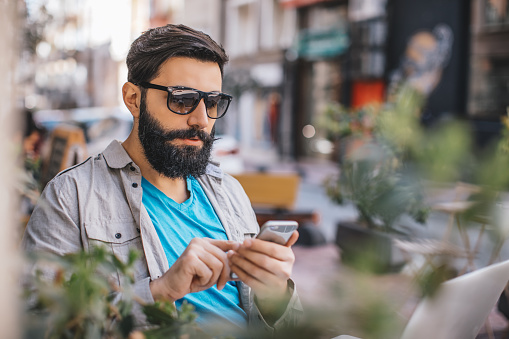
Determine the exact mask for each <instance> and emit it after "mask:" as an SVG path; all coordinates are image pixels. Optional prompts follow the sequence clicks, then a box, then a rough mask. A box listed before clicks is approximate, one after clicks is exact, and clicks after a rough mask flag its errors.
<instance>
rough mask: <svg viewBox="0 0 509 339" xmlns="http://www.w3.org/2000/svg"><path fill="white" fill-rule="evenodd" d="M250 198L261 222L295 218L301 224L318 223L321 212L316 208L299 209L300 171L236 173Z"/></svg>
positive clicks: (259, 222)
mask: <svg viewBox="0 0 509 339" xmlns="http://www.w3.org/2000/svg"><path fill="white" fill-rule="evenodd" d="M234 177H235V178H236V179H237V180H238V181H239V182H240V184H241V185H242V187H244V190H245V191H246V194H247V196H248V197H249V199H250V200H251V204H252V205H253V209H254V211H255V213H256V218H257V221H258V224H260V225H262V224H263V223H264V222H266V221H267V220H295V221H297V222H298V223H299V225H301V224H304V223H313V224H315V225H316V224H317V223H318V220H319V215H318V213H316V212H315V211H313V210H302V209H298V210H296V209H295V208H294V207H295V202H296V200H297V194H298V192H299V184H300V177H299V176H298V175H297V174H294V173H289V174H276V173H266V172H254V173H242V174H235V175H234Z"/></svg>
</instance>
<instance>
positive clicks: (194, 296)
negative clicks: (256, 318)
mask: <svg viewBox="0 0 509 339" xmlns="http://www.w3.org/2000/svg"><path fill="white" fill-rule="evenodd" d="M141 186H142V188H143V204H144V205H145V208H146V209H147V212H148V214H149V215H150V218H151V219H152V223H153V224H154V227H155V229H156V231H157V235H158V236H159V240H160V241H161V244H162V245H163V249H164V252H165V254H166V258H167V259H168V264H169V266H170V267H171V266H172V265H173V264H174V263H175V261H176V260H177V259H178V257H180V255H181V254H182V253H183V252H184V250H185V249H186V247H187V245H188V244H189V242H191V240H192V239H193V238H212V239H222V240H227V237H226V232H225V230H224V228H223V226H222V224H221V221H220V220H219V218H218V217H217V215H216V212H215V211H214V208H213V207H212V205H211V204H210V201H209V199H208V198H207V196H206V195H205V192H204V191H203V189H202V187H201V185H200V183H199V182H198V181H197V180H196V179H194V178H193V177H189V178H188V179H187V189H188V191H189V192H190V197H189V199H187V200H186V201H184V202H183V203H181V204H178V203H176V202H175V201H174V200H173V199H171V198H169V197H168V196H166V194H164V193H163V192H161V191H160V190H159V189H158V188H157V187H155V186H154V185H152V184H151V183H150V182H149V181H148V180H146V179H145V178H142V180H141ZM184 300H187V302H188V303H190V304H192V305H194V307H195V308H196V312H197V313H198V315H199V316H198V318H197V319H196V321H197V322H198V324H204V325H205V324H212V323H213V322H215V321H217V320H220V321H223V322H224V320H227V321H229V322H231V323H232V324H234V325H237V326H239V327H242V328H244V327H246V325H247V316H246V313H245V312H244V310H243V309H242V308H241V307H240V300H239V291H238V289H237V283H236V282H235V281H229V282H228V283H227V284H226V286H225V287H224V288H223V290H221V291H219V290H218V289H217V286H216V285H214V286H212V287H211V288H209V289H207V290H205V291H201V292H196V293H190V294H188V295H186V296H185V297H184V298H182V299H180V300H177V301H176V305H177V307H180V306H181V305H182V302H183V301H184Z"/></svg>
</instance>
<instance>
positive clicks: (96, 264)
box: [24, 247, 209, 339]
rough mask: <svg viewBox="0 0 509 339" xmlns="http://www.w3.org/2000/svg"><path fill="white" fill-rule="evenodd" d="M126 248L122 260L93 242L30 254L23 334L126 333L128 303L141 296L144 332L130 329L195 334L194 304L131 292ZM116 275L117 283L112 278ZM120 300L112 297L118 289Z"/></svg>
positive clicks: (154, 334) (130, 321)
mask: <svg viewBox="0 0 509 339" xmlns="http://www.w3.org/2000/svg"><path fill="white" fill-rule="evenodd" d="M138 258H139V254H138V253H136V252H130V253H129V255H128V258H127V261H126V262H123V261H121V260H119V259H118V258H117V257H116V256H115V255H114V254H112V253H111V252H110V251H107V250H106V249H104V248H100V247H96V248H93V249H91V250H90V251H88V252H85V251H81V252H78V253H74V254H67V255H64V256H57V255H50V254H42V253H38V254H33V255H32V256H31V257H30V262H32V263H33V264H35V265H36V266H35V267H37V271H36V274H35V276H34V279H33V281H32V282H31V283H29V284H28V287H27V289H26V291H25V300H26V301H27V305H28V309H27V312H26V315H25V323H26V324H25V326H24V330H25V337H26V338H83V339H85V338H127V337H128V336H130V335H133V330H134V329H135V327H134V326H135V324H134V318H133V314H132V311H133V305H134V303H135V302H140V304H141V305H142V309H143V312H144V313H145V315H146V316H147V320H148V323H149V324H151V325H153V326H151V327H150V329H148V330H146V332H144V333H142V332H139V331H138V332H134V333H135V334H134V335H135V337H136V336H138V337H140V338H153V339H157V338H182V337H184V336H185V335H189V336H192V337H193V338H194V337H200V338H209V337H207V336H206V335H205V334H204V333H203V332H201V334H200V330H199V329H198V327H197V325H196V323H195V318H196V314H195V313H194V308H193V307H192V306H191V305H187V304H185V305H184V306H183V307H182V309H181V310H178V311H177V310H176V308H175V306H174V305H173V304H172V303H169V302H157V303H155V304H151V305H144V304H143V302H141V301H140V300H139V299H138V297H137V296H136V295H135V294H134V292H133V284H134V278H133V272H134V268H133V265H134V262H135V261H136V260H137V259H138ZM117 275H118V277H119V278H120V279H121V286H122V289H121V290H120V288H119V287H118V286H117V283H116V282H114V280H115V279H117V278H116V277H117ZM120 291H121V292H122V298H121V300H117V299H118V298H117V297H118V292H120Z"/></svg>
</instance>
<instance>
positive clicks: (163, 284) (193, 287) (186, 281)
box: [150, 238, 239, 302]
mask: <svg viewBox="0 0 509 339" xmlns="http://www.w3.org/2000/svg"><path fill="white" fill-rule="evenodd" d="M238 247H239V244H238V243H237V242H234V241H228V240H214V239H208V238H194V239H193V240H191V242H190V243H189V245H188V246H187V248H186V249H185V251H184V253H182V255H181V256H180V257H179V258H178V259H177V261H175V263H174V264H173V265H172V266H171V267H170V269H169V270H168V271H166V273H164V275H163V276H162V277H160V278H159V279H156V280H154V281H152V282H151V283H150V291H151V292H152V296H153V297H154V299H167V300H170V301H172V302H173V301H175V300H178V299H181V298H182V297H184V296H185V295H186V294H188V293H193V292H199V291H203V290H206V289H208V288H209V287H212V286H214V285H215V284H217V288H218V289H219V290H221V289H223V287H224V286H225V285H226V283H227V282H228V281H229V280H231V279H230V268H229V266H228V258H227V255H226V252H227V251H229V250H236V249H238Z"/></svg>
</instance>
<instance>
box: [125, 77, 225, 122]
mask: <svg viewBox="0 0 509 339" xmlns="http://www.w3.org/2000/svg"><path fill="white" fill-rule="evenodd" d="M135 85H137V86H141V87H144V88H153V89H158V90H160V91H165V92H167V93H168V99H167V101H166V105H167V106H168V109H169V110H170V111H172V112H173V113H176V114H180V115H186V114H189V113H191V112H192V111H194V110H195V109H196V107H198V104H199V103H200V101H201V99H203V102H204V103H205V107H206V108H207V116H208V117H209V118H211V119H219V118H222V117H223V116H224V115H225V114H226V111H227V110H228V107H229V106H230V102H231V101H232V98H233V97H232V96H231V95H229V94H226V93H221V92H202V91H199V90H197V89H194V88H189V87H183V86H168V87H165V86H160V85H154V84H151V83H150V82H140V83H139V84H136V83H135Z"/></svg>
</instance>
